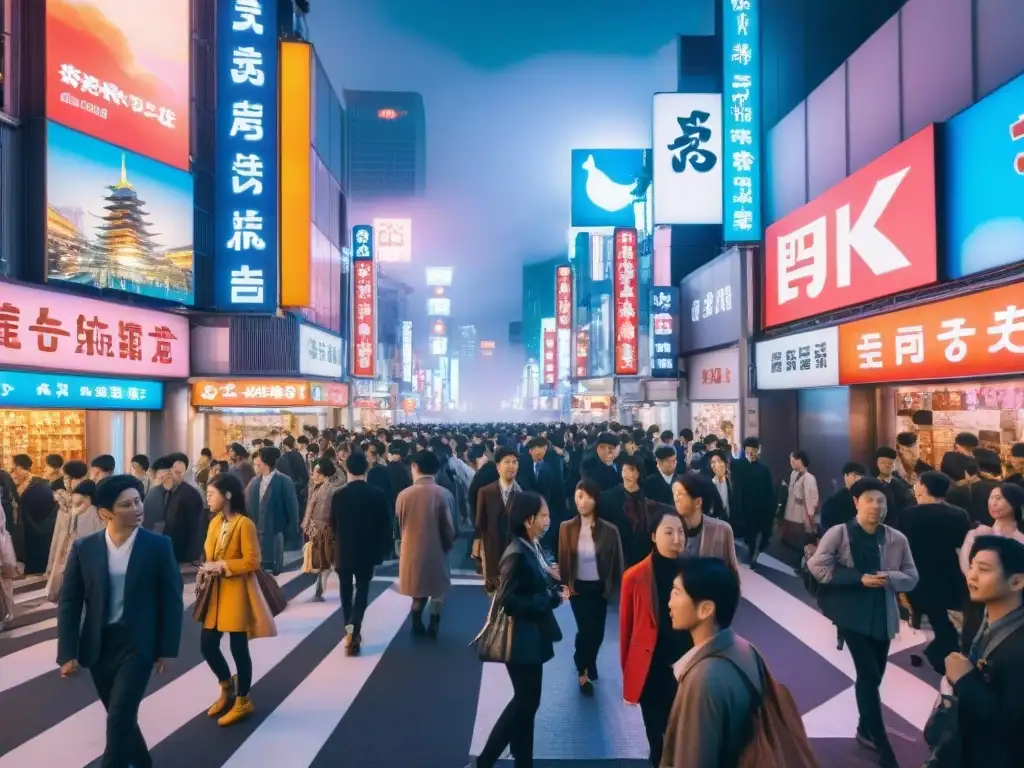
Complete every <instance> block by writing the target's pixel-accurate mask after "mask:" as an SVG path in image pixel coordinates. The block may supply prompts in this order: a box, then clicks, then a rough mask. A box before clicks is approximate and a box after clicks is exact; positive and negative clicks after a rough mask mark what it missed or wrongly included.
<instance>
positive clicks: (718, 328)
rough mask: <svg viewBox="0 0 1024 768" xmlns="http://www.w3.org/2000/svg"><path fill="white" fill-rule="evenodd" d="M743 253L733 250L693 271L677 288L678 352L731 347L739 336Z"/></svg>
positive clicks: (690, 352) (741, 330)
mask: <svg viewBox="0 0 1024 768" xmlns="http://www.w3.org/2000/svg"><path fill="white" fill-rule="evenodd" d="M743 266H744V258H743V252H742V251H740V249H739V248H733V249H731V250H729V251H727V252H726V253H723V254H722V255H721V256H719V257H718V258H716V259H715V260H714V261H711V262H709V263H707V264H705V265H704V266H703V267H700V268H699V269H696V270H694V271H693V272H691V273H690V274H689V275H687V276H686V277H685V278H683V282H682V283H680V286H679V294H680V302H679V313H680V322H679V325H680V329H679V331H680V332H679V352H680V354H682V355H689V354H692V353H694V352H700V351H701V350H702V349H711V348H712V347H723V346H725V345H726V344H735V343H736V342H737V341H739V339H740V337H741V336H742V335H743V313H742V311H741V310H742V305H743V296H744V286H743Z"/></svg>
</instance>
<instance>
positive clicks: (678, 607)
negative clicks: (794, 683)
mask: <svg viewBox="0 0 1024 768" xmlns="http://www.w3.org/2000/svg"><path fill="white" fill-rule="evenodd" d="M739 603H740V580H739V576H738V575H737V573H736V571H734V570H733V569H732V568H730V567H729V566H728V565H726V564H725V563H724V562H723V561H722V560H720V559H719V558H717V557H688V558H682V559H680V560H679V575H678V576H677V577H676V579H675V582H674V583H673V584H672V593H671V595H670V597H669V601H668V610H669V614H670V616H671V617H672V628H673V629H674V630H676V631H680V630H684V631H687V632H689V633H690V635H691V636H692V637H693V648H692V649H691V650H690V651H688V652H687V653H686V654H685V655H684V656H683V657H682V658H681V659H679V660H678V661H677V662H676V663H675V664H674V665H673V667H672V670H673V672H674V674H675V676H676V679H677V680H678V681H679V688H678V689H677V690H676V697H675V700H674V701H673V703H672V712H671V714H670V715H669V719H668V728H667V730H666V731H665V749H664V752H663V754H662V759H661V764H662V765H663V766H672V768H725V767H731V766H735V765H736V764H737V762H738V760H739V757H740V754H741V753H742V751H743V749H744V747H746V742H747V741H748V740H749V736H750V724H751V718H752V716H753V713H754V704H755V703H756V702H755V701H753V700H752V695H753V694H752V691H756V692H757V695H758V696H760V695H761V693H763V687H764V671H763V670H762V663H763V662H762V661H761V660H760V658H759V657H758V655H757V652H756V651H755V650H754V649H753V648H752V647H751V645H750V644H749V643H748V642H747V641H746V640H744V639H743V638H741V637H739V636H738V635H736V634H735V633H734V632H733V630H732V628H731V627H732V620H733V617H734V616H735V615H736V609H737V607H738V606H739ZM744 678H746V679H744ZM695 734H699V737H697V736H695Z"/></svg>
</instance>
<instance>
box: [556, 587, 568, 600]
mask: <svg viewBox="0 0 1024 768" xmlns="http://www.w3.org/2000/svg"><path fill="white" fill-rule="evenodd" d="M558 594H559V596H560V597H561V598H562V602H563V603H567V602H569V588H568V587H562V588H561V589H560V590H559V591H558Z"/></svg>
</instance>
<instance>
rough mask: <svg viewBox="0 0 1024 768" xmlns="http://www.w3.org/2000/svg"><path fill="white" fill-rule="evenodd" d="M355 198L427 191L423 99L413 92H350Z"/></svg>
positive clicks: (353, 189) (349, 106) (349, 109)
mask: <svg viewBox="0 0 1024 768" xmlns="http://www.w3.org/2000/svg"><path fill="white" fill-rule="evenodd" d="M345 104H346V107H347V110H348V112H347V119H348V131H349V133H348V150H349V165H348V167H349V174H350V187H351V193H352V196H353V197H354V198H357V199H366V198H394V197H417V196H419V195H421V194H423V191H424V189H425V187H426V133H427V122H426V112H425V111H424V108H423V96H421V95H420V94H418V93H413V92H408V91H350V90H346V91H345Z"/></svg>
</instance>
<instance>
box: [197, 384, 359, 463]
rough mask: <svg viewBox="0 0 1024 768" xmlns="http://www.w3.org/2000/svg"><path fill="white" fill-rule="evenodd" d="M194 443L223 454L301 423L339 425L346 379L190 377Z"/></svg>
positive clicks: (294, 431)
mask: <svg viewBox="0 0 1024 768" xmlns="http://www.w3.org/2000/svg"><path fill="white" fill-rule="evenodd" d="M191 401H192V407H193V408H195V409H196V411H197V414H198V415H197V418H194V419H193V420H192V439H193V446H195V445H200V446H201V447H209V448H210V449H211V450H212V451H213V453H214V455H215V456H218V457H220V456H223V455H224V454H225V453H226V449H227V446H229V445H230V444H231V443H236V442H237V443H242V444H243V445H245V446H249V445H250V444H251V443H252V441H253V440H256V439H261V440H264V439H271V440H273V441H274V442H275V443H280V441H281V440H282V439H283V438H284V437H285V435H286V434H291V435H293V436H295V437H298V436H299V435H301V434H302V430H303V428H305V427H307V426H313V427H316V428H317V429H324V428H326V427H333V426H340V424H341V421H340V418H341V411H342V409H344V408H345V407H346V406H347V405H348V385H347V384H341V383H337V382H322V381H314V380H310V379H290V378H288V379H268V378H259V379H255V378H252V379H249V378H231V379H197V380H194V381H192V396H191Z"/></svg>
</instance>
